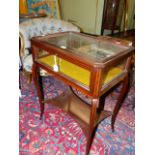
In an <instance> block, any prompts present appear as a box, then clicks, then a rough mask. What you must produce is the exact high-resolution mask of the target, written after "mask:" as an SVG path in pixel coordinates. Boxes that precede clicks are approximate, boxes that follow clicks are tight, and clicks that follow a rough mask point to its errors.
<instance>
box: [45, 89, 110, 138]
mask: <svg viewBox="0 0 155 155" xmlns="http://www.w3.org/2000/svg"><path fill="white" fill-rule="evenodd" d="M44 103H48V104H52V105H54V106H57V107H59V108H61V109H63V110H64V111H66V112H67V113H68V114H69V115H70V116H71V117H72V118H73V119H75V121H76V122H77V123H78V124H79V125H80V127H81V129H82V130H83V132H84V134H85V135H86V137H87V136H88V135H87V134H88V133H89V132H88V131H89V126H90V121H89V119H90V111H91V105H89V104H87V103H85V102H84V101H82V100H81V99H79V98H77V96H76V95H74V94H73V93H72V91H71V90H69V89H68V90H67V91H66V92H64V93H62V94H61V95H60V96H57V97H55V98H53V99H48V100H45V101H44ZM111 114H112V113H111V112H110V111H102V112H101V113H96V118H95V124H94V127H95V126H96V125H97V124H98V123H100V122H101V121H102V120H103V119H105V118H106V117H108V116H110V115H111Z"/></svg>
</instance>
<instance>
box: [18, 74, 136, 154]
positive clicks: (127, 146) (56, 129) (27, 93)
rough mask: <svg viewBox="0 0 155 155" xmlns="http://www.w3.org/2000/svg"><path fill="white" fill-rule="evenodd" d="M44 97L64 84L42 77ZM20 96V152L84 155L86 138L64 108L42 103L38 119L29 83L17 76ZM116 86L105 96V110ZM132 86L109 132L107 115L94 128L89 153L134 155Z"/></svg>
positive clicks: (54, 93) (57, 92)
mask: <svg viewBox="0 0 155 155" xmlns="http://www.w3.org/2000/svg"><path fill="white" fill-rule="evenodd" d="M43 86H44V91H45V98H51V97H55V96H57V95H60V94H61V93H62V92H64V91H65V90H66V89H67V86H66V85H65V84H63V83H62V82H60V81H58V80H56V79H55V78H53V77H44V78H43ZM21 87H22V90H21V91H22V97H21V98H20V102H19V108H20V109H19V111H20V113H19V116H20V117H19V118H20V120H19V125H20V127H19V129H20V130H19V134H20V140H19V142H20V145H19V151H20V155H84V154H85V146H86V138H85V136H84V134H83V132H82V130H81V129H80V127H79V126H78V124H77V123H76V122H75V121H74V120H73V119H72V118H71V117H70V116H69V115H68V114H67V113H65V112H64V111H62V110H61V109H58V108H56V107H54V106H51V105H49V104H46V106H45V113H44V117H43V120H40V119H39V115H40V110H39V103H38V97H37V95H36V91H35V88H34V85H33V82H32V83H31V84H30V85H29V86H28V85H26V82H25V77H24V76H23V75H22V76H21ZM118 93H119V88H117V89H116V90H114V91H113V92H112V93H111V94H110V95H109V96H108V97H107V98H106V105H105V109H107V110H111V109H112V108H113V107H114V105H115V102H116V99H117V95H118ZM133 106H134V87H131V88H130V91H129V93H128V96H127V97H126V99H125V101H124V103H123V106H122V108H121V110H120V112H119V114H118V117H117V120H116V123H115V132H113V133H112V132H111V127H110V117H109V118H107V119H105V120H103V121H102V122H101V123H100V124H99V126H98V129H97V132H96V134H95V138H94V140H93V144H92V147H91V150H90V155H134V154H135V153H134V152H135V147H134V139H135V138H134V126H135V125H134V110H133Z"/></svg>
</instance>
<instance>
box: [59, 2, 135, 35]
mask: <svg viewBox="0 0 155 155" xmlns="http://www.w3.org/2000/svg"><path fill="white" fill-rule="evenodd" d="M134 2H135V0H128V4H129V7H128V11H129V13H128V19H129V21H128V24H127V29H132V28H134V19H133V16H134ZM103 7H104V0H60V10H61V15H62V19H64V20H66V21H71V22H73V23H74V24H76V25H78V26H80V27H81V28H82V29H83V31H84V32H87V33H91V34H100V31H101V24H102V13H103ZM122 29H123V22H122ZM108 33H109V32H108V31H107V34H108Z"/></svg>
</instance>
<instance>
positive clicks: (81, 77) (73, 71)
mask: <svg viewBox="0 0 155 155" xmlns="http://www.w3.org/2000/svg"><path fill="white" fill-rule="evenodd" d="M39 61H40V62H41V63H44V64H46V65H48V66H49V67H52V66H53V65H54V58H53V56H52V55H51V56H47V57H43V58H40V59H39ZM57 64H58V66H59V72H62V73H63V74H65V75H67V76H69V77H71V78H73V79H74V80H77V81H78V82H80V83H82V84H84V85H86V86H89V82H90V71H88V70H86V69H84V68H82V67H79V66H77V65H75V64H73V63H70V62H68V61H66V60H64V59H61V58H59V59H58V58H57ZM121 72H122V69H120V68H117V67H114V68H111V69H110V70H109V71H108V72H107V75H106V77H105V79H104V80H103V84H105V83H107V82H109V81H110V80H112V79H113V78H114V77H116V76H117V75H119V74H120V73H121Z"/></svg>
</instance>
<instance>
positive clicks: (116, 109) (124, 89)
mask: <svg viewBox="0 0 155 155" xmlns="http://www.w3.org/2000/svg"><path fill="white" fill-rule="evenodd" d="M128 79H129V77H128V76H127V77H126V78H125V79H124V81H123V86H122V88H121V91H120V94H119V96H118V100H117V103H116V106H115V107H114V111H113V113H112V118H111V129H112V132H114V124H115V120H116V116H117V114H118V112H119V110H120V108H121V106H122V103H123V99H124V97H125V95H126V93H127V91H128V86H129V80H128Z"/></svg>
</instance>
